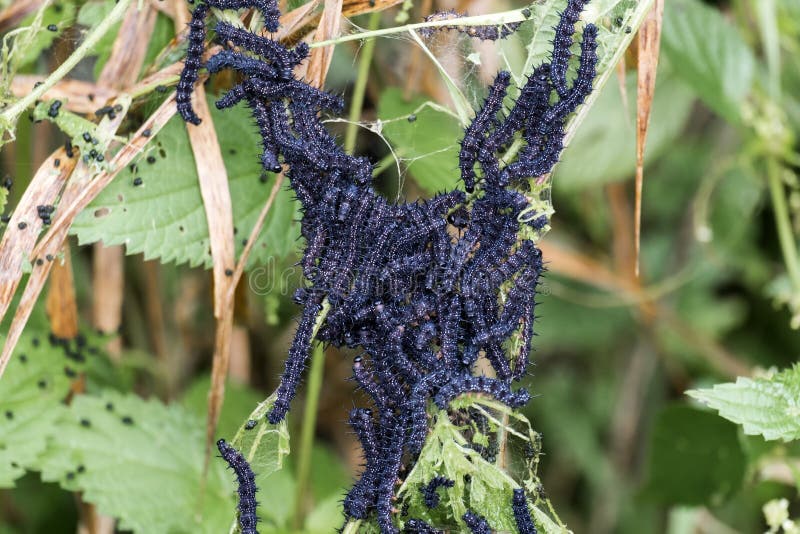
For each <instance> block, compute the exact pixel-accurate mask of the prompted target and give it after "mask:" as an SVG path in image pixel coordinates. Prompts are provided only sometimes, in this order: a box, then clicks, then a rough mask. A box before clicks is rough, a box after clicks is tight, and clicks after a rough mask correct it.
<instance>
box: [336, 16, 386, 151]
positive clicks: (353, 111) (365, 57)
mask: <svg viewBox="0 0 800 534" xmlns="http://www.w3.org/2000/svg"><path fill="white" fill-rule="evenodd" d="M380 23H381V13H380V11H375V12H373V13H372V14H371V15H370V16H369V23H368V26H369V29H370V30H375V29H377V28H378V25H379V24H380ZM374 52H375V39H370V40H369V41H367V42H366V43H365V44H364V50H363V52H361V59H359V60H358V77H357V78H356V85H355V87H354V88H353V101H352V103H351V104H350V117H348V118H349V119H350V123H349V124H348V125H347V133H346V134H345V136H344V150H345V152H347V153H348V154H352V153H353V151H354V150H355V148H356V138H357V137H358V121H359V119H361V110H362V109H363V107H364V94H365V93H366V91H367V78H368V77H369V66H370V65H371V64H372V54H373V53H374Z"/></svg>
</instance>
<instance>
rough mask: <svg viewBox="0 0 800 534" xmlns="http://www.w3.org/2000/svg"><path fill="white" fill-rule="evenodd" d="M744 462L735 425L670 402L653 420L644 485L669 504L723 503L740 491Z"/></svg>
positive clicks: (661, 500) (647, 490)
mask: <svg viewBox="0 0 800 534" xmlns="http://www.w3.org/2000/svg"><path fill="white" fill-rule="evenodd" d="M745 468H746V458H745V454H744V452H743V451H742V448H741V445H740V443H739V439H738V435H737V429H736V426H735V425H732V424H730V423H728V422H726V421H724V420H722V419H720V418H718V417H716V416H715V415H713V414H710V413H708V412H705V411H702V410H698V409H696V408H691V407H689V406H683V405H672V406H669V407H667V408H666V409H664V410H663V411H662V412H661V413H660V415H659V416H658V418H657V419H656V422H655V428H654V429H653V433H652V440H651V444H650V458H649V461H648V470H649V478H648V482H647V486H646V489H645V491H646V493H647V495H648V496H649V497H651V498H654V499H657V500H658V501H660V502H666V503H670V504H704V503H715V502H716V503H719V502H721V501H722V500H723V499H725V498H727V497H729V496H731V495H732V494H733V493H735V492H736V491H738V489H739V487H740V485H741V483H742V480H743V478H744V474H745Z"/></svg>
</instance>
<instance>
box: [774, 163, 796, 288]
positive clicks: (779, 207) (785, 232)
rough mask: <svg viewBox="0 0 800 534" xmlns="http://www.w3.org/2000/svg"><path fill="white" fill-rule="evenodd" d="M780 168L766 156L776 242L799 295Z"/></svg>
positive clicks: (791, 235)
mask: <svg viewBox="0 0 800 534" xmlns="http://www.w3.org/2000/svg"><path fill="white" fill-rule="evenodd" d="M781 170H782V167H781V165H780V163H779V162H778V159H777V156H775V155H772V154H770V155H768V156H767V179H768V180H769V192H770V196H771V197H772V207H773V211H774V212H775V226H776V227H777V229H778V240H779V242H780V245H781V253H782V254H783V261H784V263H785V264H786V271H787V272H788V273H789V279H790V280H791V281H792V288H793V289H794V292H795V293H797V294H800V262H799V261H798V257H797V243H796V242H795V238H794V233H793V232H792V222H791V220H790V218H789V208H788V207H787V203H786V191H785V190H784V188H783V184H782V183H781Z"/></svg>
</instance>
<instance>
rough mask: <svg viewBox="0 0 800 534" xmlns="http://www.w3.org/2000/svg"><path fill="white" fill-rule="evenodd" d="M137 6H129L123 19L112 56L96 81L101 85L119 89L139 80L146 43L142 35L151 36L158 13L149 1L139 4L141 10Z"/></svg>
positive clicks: (135, 3) (147, 42)
mask: <svg viewBox="0 0 800 534" xmlns="http://www.w3.org/2000/svg"><path fill="white" fill-rule="evenodd" d="M138 6H139V3H138V2H133V3H131V5H130V6H129V7H128V12H127V13H125V18H124V19H122V23H121V24H120V28H119V33H117V38H116V39H115V40H114V46H113V47H112V49H111V56H110V57H109V59H108V61H106V64H105V65H104V66H103V70H102V71H101V72H100V76H99V77H98V80H97V84H98V85H100V86H103V87H110V88H114V89H122V88H124V87H128V86H130V85H133V83H134V82H135V81H136V80H137V79H138V78H139V73H140V72H141V70H142V65H143V64H144V58H145V55H146V53H147V46H148V44H149V40H148V39H143V38H142V36H148V35H150V34H152V33H153V28H154V27H155V24H156V16H157V15H158V13H157V12H156V10H155V9H153V8H152V6H151V5H150V3H149V2H145V3H144V4H142V5H141V6H142V9H139V7H138Z"/></svg>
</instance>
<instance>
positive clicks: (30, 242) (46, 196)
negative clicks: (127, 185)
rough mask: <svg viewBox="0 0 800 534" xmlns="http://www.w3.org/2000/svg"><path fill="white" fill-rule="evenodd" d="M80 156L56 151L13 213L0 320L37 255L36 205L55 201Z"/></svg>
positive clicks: (5, 244) (1, 244) (2, 264)
mask: <svg viewBox="0 0 800 534" xmlns="http://www.w3.org/2000/svg"><path fill="white" fill-rule="evenodd" d="M76 152H77V150H76ZM78 157H79V156H78V155H77V154H76V155H75V157H73V158H68V157H67V154H66V151H65V150H64V148H59V149H58V150H56V151H55V152H53V153H52V154H51V155H50V157H49V158H47V159H46V160H45V161H44V163H42V165H41V166H40V167H39V169H38V170H37V171H36V174H35V175H34V176H33V178H32V179H31V182H30V185H28V188H27V189H26V190H25V193H23V195H22V198H21V199H20V200H19V204H18V205H17V207H16V209H14V212H13V213H12V214H11V220H10V221H9V223H8V227H7V229H6V231H5V233H4V234H3V238H2V240H0V321H2V319H3V317H5V314H6V312H7V311H8V307H9V306H10V305H11V300H12V299H13V298H14V294H15V293H16V291H17V287H18V285H19V282H20V280H21V279H22V275H23V266H24V265H25V264H28V263H29V260H30V258H34V257H36V256H34V253H33V250H34V247H35V246H36V239H37V237H38V236H39V232H40V231H41V230H42V228H43V224H42V220H41V219H40V218H39V216H38V214H37V209H36V207H37V206H43V205H52V204H55V202H56V200H57V199H58V195H59V194H60V193H61V189H62V187H63V186H64V184H65V183H66V181H67V178H68V177H69V175H70V174H71V173H72V170H73V169H74V168H75V164H76V163H77V161H78ZM56 161H57V162H58V166H56ZM56 216H58V214H56ZM5 363H6V362H4V361H0V376H2V374H3V370H4V369H5Z"/></svg>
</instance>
